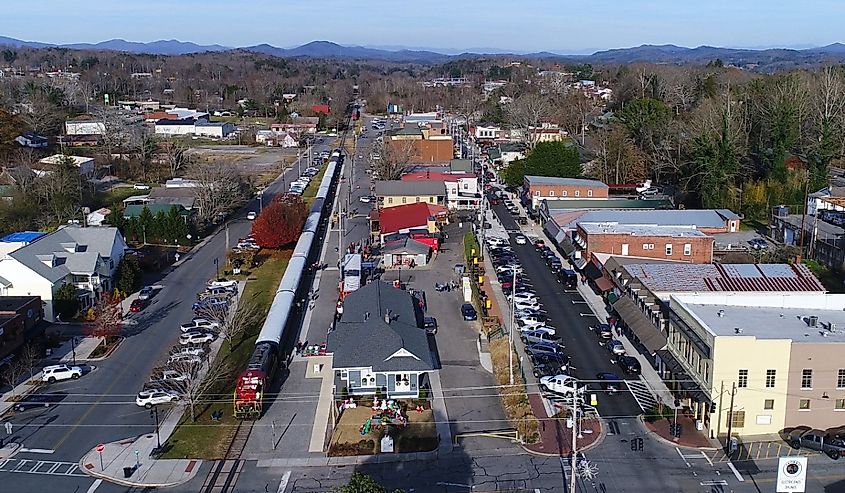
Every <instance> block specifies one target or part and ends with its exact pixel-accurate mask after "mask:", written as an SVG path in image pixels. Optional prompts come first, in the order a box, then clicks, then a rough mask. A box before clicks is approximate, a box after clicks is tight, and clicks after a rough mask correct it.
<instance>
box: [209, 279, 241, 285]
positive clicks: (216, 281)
mask: <svg viewBox="0 0 845 493" xmlns="http://www.w3.org/2000/svg"><path fill="white" fill-rule="evenodd" d="M237 285H238V281H235V280H230V279H226V278H223V277H221V278H219V279H212V280H211V281H208V287H209V288H217V287H220V288H228V287H232V286H234V287H237Z"/></svg>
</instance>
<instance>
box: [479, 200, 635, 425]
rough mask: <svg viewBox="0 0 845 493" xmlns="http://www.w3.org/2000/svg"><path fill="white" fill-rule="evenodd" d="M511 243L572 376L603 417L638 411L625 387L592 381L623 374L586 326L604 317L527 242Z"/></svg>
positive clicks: (513, 228) (506, 222) (512, 226)
mask: <svg viewBox="0 0 845 493" xmlns="http://www.w3.org/2000/svg"><path fill="white" fill-rule="evenodd" d="M492 209H493V212H495V214H496V216H498V218H499V220H500V221H501V223H502V226H504V227H505V229H506V230H507V231H508V232H509V234H510V235H511V237H513V236H514V235H516V234H521V233H520V230H519V226H518V225H517V224H516V221H515V220H514V218H513V216H511V214H510V212H508V210H507V208H506V207H505V206H504V205H494V206H492ZM543 239H544V240H547V239H546V238H543ZM511 246H512V247H513V250H514V252H515V253H516V255H517V257H518V258H519V261H520V264H522V268H523V269H524V275H525V276H527V277H528V279H529V280H530V281H531V283H532V284H533V287H534V290H535V292H536V294H537V297H538V298H539V299H540V303H541V304H542V306H543V308H544V309H545V311H546V313H547V316H548V318H549V320H550V325H551V326H553V327H554V328H555V329H557V331H556V333H557V334H558V335H560V337H561V343H562V344H563V345H564V346H565V350H564V352H565V353H566V354H567V355H568V356H570V357H571V358H572V366H573V367H574V368H575V376H576V377H578V378H579V379H580V380H581V381H582V382H588V383H589V385H588V387H589V389H590V390H589V392H590V393H594V394H597V397H598V405H597V406H596V409H598V412H599V414H600V415H601V416H602V417H604V418H617V417H633V416H637V415H639V414H642V409H640V406H639V404H637V401H636V400H635V399H634V396H633V395H632V394H631V393H630V392H628V391H627V390H626V391H624V392H618V393H616V394H612V395H611V394H608V393H607V392H605V391H604V390H603V389H602V388H601V387H600V385H599V384H598V383H597V381H596V374H598V373H601V372H612V373H615V374H616V375H617V376H619V377H621V378H625V376H624V374H623V373H622V371H621V369H620V368H619V367H618V366H617V365H615V364H614V363H612V361H611V354H610V352H609V351H607V350H606V349H604V348H603V347H601V346H599V343H598V337H597V336H596V334H595V333H594V332H593V331H591V330H590V329H589V327H590V326H591V325H595V324H596V323H598V322H604V320H601V321H599V320H597V319H596V317H595V316H593V315H592V312H591V310H590V307H589V305H587V304H586V302H585V301H584V299H583V298H582V297H581V295H580V294H579V293H578V292H577V291H576V290H565V289H564V288H563V285H562V284H560V283H559V282H557V280H556V278H555V276H554V275H553V274H552V272H551V271H550V270H549V268H548V267H547V266H546V262H545V261H544V260H543V259H542V258H541V256H540V254H539V253H538V252H537V251H536V250H535V249H534V245H532V244H531V242H528V243H526V244H525V245H517V244H516V241H514V240H513V238H511ZM529 380H530V378H529ZM588 403H589V399H588Z"/></svg>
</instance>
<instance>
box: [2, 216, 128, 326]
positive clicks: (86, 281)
mask: <svg viewBox="0 0 845 493" xmlns="http://www.w3.org/2000/svg"><path fill="white" fill-rule="evenodd" d="M125 250H126V242H125V241H124V240H123V236H121V234H120V232H119V231H118V230H117V228H109V227H107V228H81V227H77V226H66V227H62V228H60V229H58V230H57V231H55V232H54V233H51V234H49V235H45V236H43V237H41V238H39V239H38V240H36V241H33V242H32V243H29V244H28V245H25V246H22V247H21V248H18V249H17V250H15V251H13V252H10V253H8V254H6V255H5V256H3V257H2V258H0V295H2V296H40V297H41V300H42V301H43V302H44V318H45V320H48V321H51V322H53V321H55V320H56V318H55V317H56V315H55V313H54V311H53V299H54V297H55V293H56V291H58V290H59V289H60V288H61V287H62V286H64V285H65V284H72V285H73V286H74V287H75V288H76V296H77V299H78V300H79V303H80V309H81V310H86V309H88V308H90V307H92V306H93V305H94V303H96V300H97V298H98V297H99V296H100V294H102V293H105V292H109V291H111V290H112V289H113V288H114V284H113V281H112V280H113V279H114V275H115V273H116V271H117V266H118V264H119V263H120V261H121V260H122V259H123V255H124V252H125Z"/></svg>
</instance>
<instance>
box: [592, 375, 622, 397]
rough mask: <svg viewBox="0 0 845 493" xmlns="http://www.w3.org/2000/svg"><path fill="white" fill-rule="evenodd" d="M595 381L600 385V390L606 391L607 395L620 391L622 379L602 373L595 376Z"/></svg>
mask: <svg viewBox="0 0 845 493" xmlns="http://www.w3.org/2000/svg"><path fill="white" fill-rule="evenodd" d="M596 379H597V380H598V381H599V382H600V383H601V388H602V389H604V390H605V391H607V393H608V394H614V393H616V392H619V391H620V390H622V379H621V378H619V376H617V375H616V374H615V373H611V372H609V371H606V372H602V373H599V374H597V375H596Z"/></svg>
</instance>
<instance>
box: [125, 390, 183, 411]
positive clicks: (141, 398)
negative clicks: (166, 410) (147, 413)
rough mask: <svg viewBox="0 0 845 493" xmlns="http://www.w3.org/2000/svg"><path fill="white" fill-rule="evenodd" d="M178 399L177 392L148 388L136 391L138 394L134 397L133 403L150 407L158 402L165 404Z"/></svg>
mask: <svg viewBox="0 0 845 493" xmlns="http://www.w3.org/2000/svg"><path fill="white" fill-rule="evenodd" d="M178 400H179V394H177V393H176V392H173V391H171V390H163V389H148V390H142V391H140V392H138V395H137V396H136V397H135V404H137V405H138V406H141V407H145V408H147V409H150V408H152V407H153V406H156V405H158V404H167V403H168V402H176V401H178Z"/></svg>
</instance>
